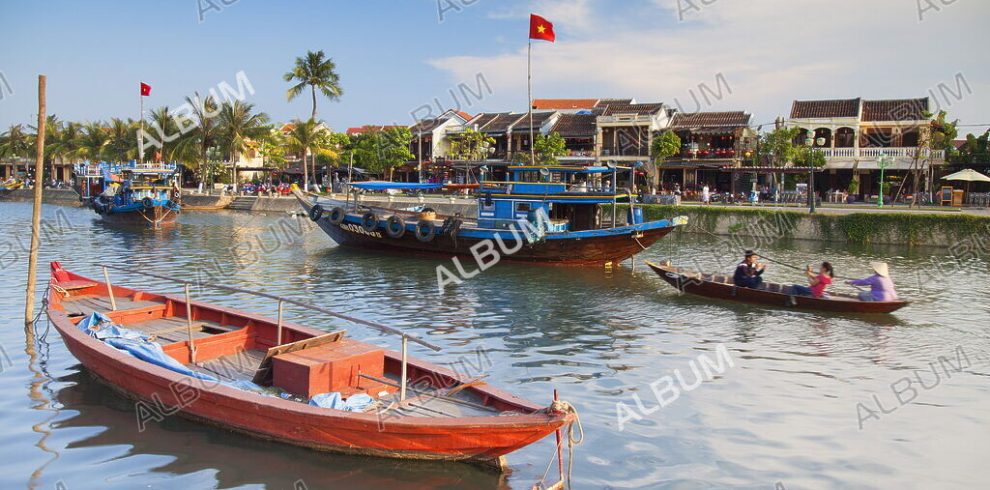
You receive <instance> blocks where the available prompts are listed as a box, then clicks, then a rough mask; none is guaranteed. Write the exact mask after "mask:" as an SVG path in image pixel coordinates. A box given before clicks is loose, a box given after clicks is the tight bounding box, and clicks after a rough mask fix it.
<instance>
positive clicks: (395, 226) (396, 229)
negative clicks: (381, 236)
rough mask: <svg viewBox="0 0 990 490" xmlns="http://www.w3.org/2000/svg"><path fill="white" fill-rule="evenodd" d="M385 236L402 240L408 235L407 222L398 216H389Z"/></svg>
mask: <svg viewBox="0 0 990 490" xmlns="http://www.w3.org/2000/svg"><path fill="white" fill-rule="evenodd" d="M385 234H387V235H388V236H390V237H392V238H402V235H405V234H406V222H405V221H402V217H401V216H399V215H397V214H393V215H392V216H389V217H388V220H386V221H385Z"/></svg>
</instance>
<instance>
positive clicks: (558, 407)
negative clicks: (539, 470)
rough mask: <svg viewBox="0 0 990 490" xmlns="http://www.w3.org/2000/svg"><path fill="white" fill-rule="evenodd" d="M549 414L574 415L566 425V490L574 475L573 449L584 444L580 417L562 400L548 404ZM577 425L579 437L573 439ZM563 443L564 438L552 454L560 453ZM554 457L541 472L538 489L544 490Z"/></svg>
mask: <svg viewBox="0 0 990 490" xmlns="http://www.w3.org/2000/svg"><path fill="white" fill-rule="evenodd" d="M550 411H551V412H564V413H571V414H574V421H573V422H571V423H569V424H567V429H566V430H567V438H566V440H567V471H566V473H565V474H564V486H565V487H566V488H568V489H569V488H571V476H572V475H573V474H574V447H575V446H579V445H581V443H582V442H584V426H582V425H581V416H580V415H579V414H578V411H577V408H576V407H575V406H574V405H571V404H570V403H569V402H567V401H564V400H554V401H553V402H551V403H550ZM575 425H577V428H578V433H579V434H580V437H577V438H575V437H574V426H575ZM563 443H564V438H561V440H560V441H558V442H557V445H556V446H555V447H554V454H557V453H558V452H559V451H560V446H561V444H563ZM553 460H554V457H553V456H551V457H550V463H549V464H547V469H546V471H544V472H543V476H542V477H540V479H539V481H537V482H536V485H537V486H538V487H539V488H544V487H543V483H544V482H545V481H546V479H547V475H548V474H549V473H550V468H552V467H553Z"/></svg>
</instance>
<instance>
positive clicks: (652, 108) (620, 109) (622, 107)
mask: <svg viewBox="0 0 990 490" xmlns="http://www.w3.org/2000/svg"><path fill="white" fill-rule="evenodd" d="M661 109H663V104H662V103H659V102H657V103H655V104H620V103H615V104H608V105H606V106H605V108H604V110H603V111H602V115H603V116H612V115H615V114H638V115H644V114H656V113H657V111H659V110H661Z"/></svg>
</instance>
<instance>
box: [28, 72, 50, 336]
mask: <svg viewBox="0 0 990 490" xmlns="http://www.w3.org/2000/svg"><path fill="white" fill-rule="evenodd" d="M47 82H48V78H47V77H45V76H44V75H38V138H37V143H36V145H35V154H34V211H33V213H32V215H31V251H30V254H29V255H28V277H27V291H26V295H27V297H26V298H25V302H24V325H25V326H28V325H30V324H31V319H33V318H34V287H35V273H36V272H37V270H38V248H39V247H40V246H41V192H42V188H43V187H44V186H43V185H42V180H43V179H42V172H43V171H44V164H45V119H46V117H45V87H46V85H47ZM26 177H27V176H26V175H25V178H26Z"/></svg>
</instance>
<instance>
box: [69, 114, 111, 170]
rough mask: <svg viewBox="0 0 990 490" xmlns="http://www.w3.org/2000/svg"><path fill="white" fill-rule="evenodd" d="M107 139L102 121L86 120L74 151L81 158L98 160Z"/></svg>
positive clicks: (104, 148) (101, 155)
mask: <svg viewBox="0 0 990 490" xmlns="http://www.w3.org/2000/svg"><path fill="white" fill-rule="evenodd" d="M109 141H110V140H109V138H108V136H107V130H106V128H105V127H104V126H103V123H101V122H99V121H92V122H87V123H84V124H83V125H82V130H81V131H80V133H79V141H78V147H77V150H76V151H77V152H78V155H79V157H81V158H85V159H87V160H94V161H95V160H99V159H100V158H102V157H103V154H104V152H105V151H106V147H107V143H108V142H109Z"/></svg>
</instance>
